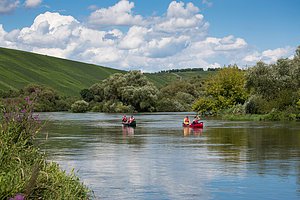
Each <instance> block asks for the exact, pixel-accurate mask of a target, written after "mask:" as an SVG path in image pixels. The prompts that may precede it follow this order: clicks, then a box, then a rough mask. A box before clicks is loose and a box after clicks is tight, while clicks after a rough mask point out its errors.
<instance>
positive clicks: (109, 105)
mask: <svg viewBox="0 0 300 200" xmlns="http://www.w3.org/2000/svg"><path fill="white" fill-rule="evenodd" d="M102 112H106V113H132V112H134V108H133V107H132V106H130V105H128V106H127V105H124V104H123V103H122V102H120V101H116V100H115V101H106V102H105V103H104V104H103V106H102Z"/></svg>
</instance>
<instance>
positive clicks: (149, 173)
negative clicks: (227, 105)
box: [39, 113, 300, 200]
mask: <svg viewBox="0 0 300 200" xmlns="http://www.w3.org/2000/svg"><path fill="white" fill-rule="evenodd" d="M186 115H189V116H190V117H192V116H193V114H192V113H154V114H149V113H146V114H136V115H135V118H136V120H137V127H136V128H130V127H127V128H125V127H122V125H121V123H120V121H121V117H122V116H121V114H104V113H84V114H73V113H41V114H40V116H41V118H42V119H44V120H46V121H47V123H46V126H45V128H44V130H43V132H42V134H40V137H39V141H40V142H41V143H42V146H41V148H42V149H43V150H44V151H46V153H47V154H48V158H49V160H54V161H56V162H58V163H59V164H60V166H61V167H62V168H63V169H64V170H66V171H68V172H69V171H70V170H71V169H72V168H74V169H75V171H76V174H77V175H78V176H79V177H80V179H81V180H82V181H83V182H84V183H85V184H86V185H87V186H88V187H89V188H90V189H92V190H93V191H94V199H116V200H118V199H172V200H173V199H201V200H206V199H216V200H232V199H249V200H250V199H264V200H265V199H288V200H293V199H300V123H299V122H298V123H297V122H293V123H292V122H232V121H220V120H213V119H209V118H206V119H203V121H204V128H203V129H190V128H183V127H181V124H182V121H183V118H184V116H186ZM45 137H47V138H48V139H47V140H45Z"/></svg>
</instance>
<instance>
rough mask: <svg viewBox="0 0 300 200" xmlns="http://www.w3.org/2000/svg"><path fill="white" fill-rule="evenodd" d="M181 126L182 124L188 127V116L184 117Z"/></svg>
mask: <svg viewBox="0 0 300 200" xmlns="http://www.w3.org/2000/svg"><path fill="white" fill-rule="evenodd" d="M183 124H184V125H189V124H190V119H189V117H188V116H186V117H185V118H184V120H183Z"/></svg>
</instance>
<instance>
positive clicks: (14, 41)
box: [0, 0, 293, 71]
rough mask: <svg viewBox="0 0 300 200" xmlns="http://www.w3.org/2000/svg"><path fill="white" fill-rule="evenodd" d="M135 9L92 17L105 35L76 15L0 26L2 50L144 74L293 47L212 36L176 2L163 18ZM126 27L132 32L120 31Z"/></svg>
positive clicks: (268, 57)
mask: <svg viewBox="0 0 300 200" xmlns="http://www.w3.org/2000/svg"><path fill="white" fill-rule="evenodd" d="M133 8H134V4H133V2H129V1H127V0H123V1H120V2H118V3H117V4H116V5H114V6H111V7H109V8H101V9H98V10H97V11H95V12H93V13H92V14H91V16H90V18H89V21H88V22H89V23H92V22H93V23H94V24H92V25H97V26H98V28H99V27H100V28H101V26H105V28H104V29H103V30H102V29H100V30H99V29H96V28H95V27H96V26H90V25H91V24H87V23H82V22H80V21H78V20H76V19H75V18H74V17H72V16H66V15H62V14H59V13H51V12H45V13H43V14H40V15H38V16H37V17H36V18H35V20H34V21H33V23H32V25H31V26H29V27H24V28H22V29H15V30H12V31H10V32H7V31H5V30H4V28H3V27H2V25H1V24H0V45H1V46H3V47H8V48H16V49H22V50H26V51H32V52H37V53H41V54H47V55H52V56H57V57H61V58H67V59H73V60H79V61H82V62H89V63H94V64H98V65H103V66H108V67H113V68H118V69H124V70H130V69H131V70H132V69H141V70H143V71H160V70H163V69H171V68H190V67H192V68H193V67H202V68H204V69H205V68H208V67H220V66H223V65H224V64H225V65H228V64H234V63H236V64H238V65H239V66H241V67H242V66H245V65H250V64H251V65H252V64H255V63H256V62H257V61H259V60H263V61H266V62H274V61H276V59H277V58H279V57H289V56H291V55H292V54H293V48H291V47H288V48H278V49H273V50H271V49H270V50H265V51H262V52H259V51H257V50H255V49H254V48H252V47H251V46H250V45H248V43H247V42H246V41H245V39H243V38H239V37H235V36H233V35H228V36H224V37H212V36H209V34H208V33H209V31H208V29H209V24H208V22H206V21H205V20H204V16H203V15H202V14H201V13H200V10H199V8H197V7H196V6H195V5H193V4H192V3H188V4H184V3H182V2H176V1H173V2H171V3H170V5H169V7H168V9H167V10H166V13H165V14H163V15H161V16H154V17H153V16H152V17H148V18H146V17H145V18H143V17H142V16H139V15H134V14H133V11H132V9H133ZM122 17H124V18H122ZM93 20H95V21H93ZM124 25H126V26H128V29H127V27H126V28H124V27H121V28H120V27H119V26H124Z"/></svg>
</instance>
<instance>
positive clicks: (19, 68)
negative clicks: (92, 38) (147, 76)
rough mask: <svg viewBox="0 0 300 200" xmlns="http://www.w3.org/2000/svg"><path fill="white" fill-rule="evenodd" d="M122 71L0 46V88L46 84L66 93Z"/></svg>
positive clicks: (72, 92)
mask: <svg viewBox="0 0 300 200" xmlns="http://www.w3.org/2000/svg"><path fill="white" fill-rule="evenodd" d="M118 72H120V73H125V71H121V70H116V69H111V68H107V67H102V66H97V65H92V64H86V63H82V62H76V61H71V60H66V59H61V58H55V57H51V56H46V55H40V54H35V53H29V52H25V51H19V50H12V49H6V48H0V90H4V91H6V90H9V89H12V90H14V89H21V88H23V87H24V86H26V85H28V84H30V83H38V84H42V85H46V86H50V87H52V88H54V89H55V90H57V91H58V92H60V93H62V94H66V95H79V92H80V90H82V89H84V88H88V87H90V86H91V85H92V84H94V83H96V82H99V81H100V80H103V79H105V78H107V77H108V76H109V75H111V74H113V73H118Z"/></svg>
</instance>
